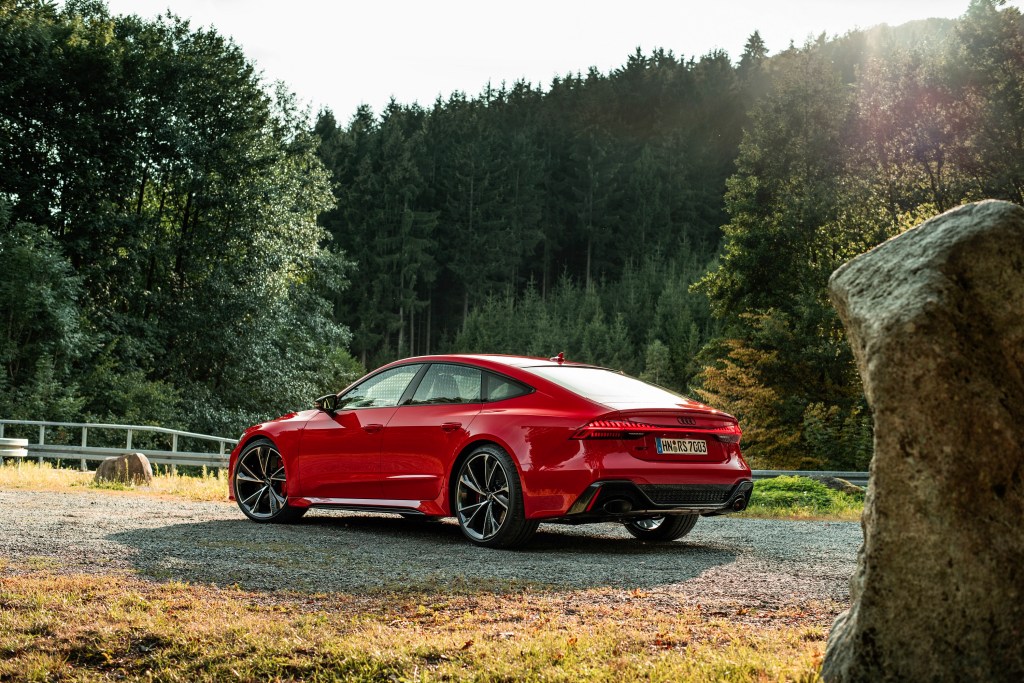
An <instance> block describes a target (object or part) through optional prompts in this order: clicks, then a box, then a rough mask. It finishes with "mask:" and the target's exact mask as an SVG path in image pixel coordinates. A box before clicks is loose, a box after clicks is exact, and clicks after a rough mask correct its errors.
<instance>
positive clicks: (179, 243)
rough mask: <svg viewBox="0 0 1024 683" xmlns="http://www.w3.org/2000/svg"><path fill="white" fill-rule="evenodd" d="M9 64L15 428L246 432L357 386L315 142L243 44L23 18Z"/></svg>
mask: <svg viewBox="0 0 1024 683" xmlns="http://www.w3.org/2000/svg"><path fill="white" fill-rule="evenodd" d="M0 54H2V59H3V62H2V63H3V64H4V73H3V74H2V76H0V79H2V80H0V129H2V130H3V131H4V135H3V136H2V137H0V197H2V198H6V203H7V205H9V209H5V210H4V211H5V214H4V219H3V223H4V225H5V226H6V225H7V224H8V222H10V224H11V225H13V226H14V230H13V232H12V231H10V230H8V229H6V228H5V230H4V240H5V242H4V250H5V251H11V250H14V251H11V259H12V260H11V262H12V264H13V266H14V267H12V268H5V270H4V272H2V273H0V296H2V297H4V299H5V304H6V300H8V299H9V300H10V301H12V302H13V303H12V304H11V305H10V306H7V305H5V306H4V308H3V309H2V310H3V311H4V315H5V316H8V317H9V318H10V319H11V320H14V321H16V322H18V323H19V325H18V326H17V327H12V328H10V329H12V330H13V332H10V333H9V334H8V338H7V340H6V341H4V340H0V346H2V348H0V354H2V355H3V357H4V362H5V365H6V370H7V372H6V373H5V377H4V379H3V380H2V381H3V382H4V387H5V388H6V389H7V391H5V392H4V396H5V397H7V396H16V397H17V401H16V403H17V407H13V408H12V407H9V406H3V408H4V413H5V415H7V416H10V415H13V413H11V412H10V411H11V410H15V411H17V413H18V415H22V414H24V416H25V417H33V418H41V417H48V416H55V415H56V413H62V414H63V415H64V416H67V417H74V416H76V415H75V414H76V413H78V415H77V416H92V417H101V416H102V417H103V418H104V419H111V420H115V419H116V420H125V421H142V422H163V423H170V424H176V425H179V426H185V427H188V428H190V429H196V430H208V431H216V432H224V431H227V432H228V433H231V432H235V431H237V430H238V429H239V428H241V427H242V426H243V424H245V423H248V422H250V421H252V420H253V419H256V418H257V417H259V418H263V417H266V416H267V415H268V414H269V413H272V412H279V411H282V410H285V409H291V408H298V407H301V406H304V405H306V404H308V402H309V400H310V399H311V398H312V397H313V396H314V395H317V394H318V393H321V392H322V390H323V386H324V385H325V384H327V383H328V382H330V381H337V380H338V379H339V373H340V374H345V372H348V369H344V368H347V367H348V366H347V365H346V363H347V360H346V358H345V357H344V356H342V355H339V351H340V350H344V349H345V348H347V345H348V341H349V335H348V332H347V329H346V327H345V326H344V325H343V324H341V323H340V322H338V320H337V319H336V318H335V316H334V310H333V305H332V299H333V298H335V297H336V296H337V295H338V292H340V291H341V290H342V289H343V288H344V285H345V283H346V282H347V273H348V270H349V268H350V264H349V262H348V261H347V259H345V258H344V257H343V256H342V255H341V253H340V250H336V251H334V252H331V251H329V248H328V235H327V233H326V232H325V231H324V230H323V229H322V228H321V227H320V226H319V225H318V224H317V218H318V216H319V215H320V214H321V213H322V212H323V211H325V210H326V209H328V208H330V207H331V206H332V204H333V197H332V195H331V192H330V179H329V176H328V173H327V171H326V170H325V169H324V167H323V165H322V163H321V162H320V160H319V158H318V157H317V149H318V145H319V138H317V137H314V135H313V133H312V131H311V130H310V123H309V121H307V119H306V115H305V114H303V113H302V112H301V111H299V110H298V109H297V107H296V105H295V102H294V99H293V98H292V97H291V96H290V95H289V94H288V93H287V92H285V91H284V90H282V89H278V91H277V92H275V93H268V92H267V91H266V90H265V89H264V87H263V85H262V84H261V82H260V76H259V74H258V73H257V71H256V70H255V68H254V67H253V65H252V64H251V63H250V62H249V61H248V60H247V59H246V58H245V56H244V54H243V53H242V51H241V49H240V48H239V47H238V46H237V45H235V44H233V43H232V42H231V41H229V40H226V39H225V38H223V37H221V36H219V35H218V34H217V33H216V32H215V31H212V30H193V29H192V28H191V27H190V26H189V25H188V23H187V22H184V21H182V20H179V19H177V18H175V17H173V16H170V15H168V16H165V17H162V18H160V19H157V20H155V21H147V20H143V19H140V18H139V17H134V16H127V17H126V16H122V17H111V16H110V15H109V13H108V12H107V10H106V7H105V6H104V4H103V3H102V2H97V1H89V2H70V3H67V4H65V6H64V7H63V9H60V10H58V9H57V8H56V7H54V6H52V5H49V4H46V3H20V2H19V3H4V4H3V5H0ZM8 211H9V214H10V218H9V219H8V218H7V217H6V215H7V212H8ZM29 225H32V226H39V227H38V228H29V227H25V226H29ZM11 240H16V241H17V245H15V244H14V243H13V242H11ZM26 269H27V270H26ZM26 283H28V287H27V291H26V287H25V285H26ZM25 294H27V296H26V295H25ZM33 397H35V398H33ZM62 401H63V402H62ZM69 402H70V403H69ZM44 408H45V409H44Z"/></svg>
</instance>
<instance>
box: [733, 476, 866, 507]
mask: <svg viewBox="0 0 1024 683" xmlns="http://www.w3.org/2000/svg"><path fill="white" fill-rule="evenodd" d="M863 503H864V495H863V494H862V493H861V494H850V493H846V492H844V491H835V490H833V489H830V488H828V487H827V486H825V485H824V484H823V483H821V482H820V481H815V480H814V479H808V478H807V477H775V478H773V479H762V480H760V481H756V482H754V492H753V494H752V495H751V497H750V505H749V507H748V508H747V509H748V510H749V513H748V514H751V515H759V514H765V515H768V516H771V515H773V514H776V515H777V514H779V513H782V514H802V515H811V516H828V515H837V516H842V515H844V514H847V513H849V512H851V511H852V512H859V510H860V508H861V507H862V506H863Z"/></svg>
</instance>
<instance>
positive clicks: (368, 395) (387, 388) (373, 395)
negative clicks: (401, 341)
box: [338, 364, 423, 410]
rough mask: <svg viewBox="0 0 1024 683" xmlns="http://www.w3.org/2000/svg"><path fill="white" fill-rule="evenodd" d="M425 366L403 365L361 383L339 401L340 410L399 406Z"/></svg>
mask: <svg viewBox="0 0 1024 683" xmlns="http://www.w3.org/2000/svg"><path fill="white" fill-rule="evenodd" d="M422 367H423V365H422V364H420V365H402V366H399V367H397V368H391V369H390V370H385V371H384V372H381V373H378V374H376V375H374V376H373V377H371V378H369V379H368V380H366V381H365V382H360V383H359V384H357V385H356V386H354V387H352V388H351V389H349V390H348V391H347V392H345V394H344V395H343V396H341V397H340V398H339V399H338V410H343V409H351V408H387V407H390V406H397V405H398V401H399V400H400V399H401V398H402V394H403V393H405V388H406V387H408V386H409V382H411V381H412V378H413V377H415V376H416V373H417V372H419V370H420V368H422Z"/></svg>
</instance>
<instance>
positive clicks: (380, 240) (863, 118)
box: [0, 0, 1024, 469]
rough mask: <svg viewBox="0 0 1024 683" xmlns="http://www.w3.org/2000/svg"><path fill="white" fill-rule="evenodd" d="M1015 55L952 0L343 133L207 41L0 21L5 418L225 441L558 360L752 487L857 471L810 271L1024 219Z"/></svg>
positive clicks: (1019, 22)
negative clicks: (660, 393) (773, 48)
mask: <svg viewBox="0 0 1024 683" xmlns="http://www.w3.org/2000/svg"><path fill="white" fill-rule="evenodd" d="M1022 46H1024V19H1022V17H1021V13H1020V11H1019V10H1018V9H1017V8H1014V7H1005V6H1004V3H1002V2H999V1H998V0H972V1H971V2H970V4H969V6H968V8H967V11H966V13H965V14H964V16H963V17H962V18H960V19H959V20H957V21H955V22H952V21H946V20H925V21H921V22H912V23H911V24H907V25H905V26H900V27H894V28H891V27H885V26H883V27H876V28H873V29H870V30H867V31H852V32H850V33H849V34H847V35H845V36H842V37H839V38H836V39H833V40H826V39H825V37H824V36H822V37H820V38H819V39H817V40H813V41H808V43H807V44H805V45H804V46H802V47H799V48H797V47H792V46H791V47H790V48H789V49H786V50H783V51H781V52H778V53H776V54H774V55H771V54H770V51H769V46H767V45H766V44H765V43H764V41H763V40H762V38H761V36H760V34H759V33H757V32H754V33H753V34H751V36H750V38H749V40H748V41H747V43H746V46H745V48H744V51H743V54H742V55H741V56H740V57H739V59H738V62H737V63H736V64H735V65H734V64H733V63H732V61H731V60H730V59H729V56H728V55H726V54H724V53H722V52H719V51H716V52H712V53H709V54H707V55H703V56H701V57H700V58H697V59H681V58H679V57H677V56H675V55H674V54H673V53H671V52H666V51H664V50H660V49H658V50H654V51H652V52H651V53H650V54H644V53H643V52H641V51H639V50H638V51H637V52H636V53H634V54H632V55H629V56H628V57H627V59H626V60H625V63H624V64H623V65H622V66H621V67H620V68H617V69H614V70H612V71H611V72H609V73H607V74H603V73H600V72H598V71H597V70H596V69H590V70H588V71H587V72H585V73H575V74H567V75H565V76H564V77H559V78H556V79H554V80H553V81H552V82H551V83H550V84H549V85H548V86H547V87H546V88H541V87H537V86H534V85H532V84H528V83H524V82H517V83H514V84H512V85H511V86H504V85H503V86H502V87H501V88H498V89H495V88H493V87H491V86H487V87H486V88H485V89H484V90H483V91H482V92H480V93H479V94H478V95H476V96H467V95H466V94H464V93H456V94H454V95H452V96H451V97H449V98H448V99H447V100H441V99H439V100H438V101H437V102H435V103H433V105H432V106H430V107H427V108H424V107H421V106H419V105H404V104H401V103H398V102H391V103H390V104H389V105H388V106H387V107H386V108H385V110H384V111H383V112H381V113H380V115H379V116H377V115H375V114H374V113H373V112H372V111H370V109H369V108H367V107H360V108H359V109H358V110H357V111H356V112H354V113H353V115H352V116H351V118H349V119H348V121H347V122H346V123H342V124H339V122H338V121H337V120H336V119H335V117H334V114H333V113H331V112H329V111H323V112H320V113H319V115H318V116H317V118H316V120H315V122H314V121H310V120H308V117H307V114H305V113H304V112H302V111H301V110H300V109H299V107H297V105H296V103H295V101H294V98H293V97H292V96H291V95H289V94H288V93H287V91H285V90H284V89H283V88H278V89H277V90H276V91H274V92H268V91H267V90H266V89H265V88H264V87H263V85H262V84H261V82H260V78H259V75H258V71H257V69H256V67H255V65H253V64H252V63H251V62H250V61H248V60H247V59H246V58H245V56H244V54H243V53H242V51H241V49H240V48H239V47H238V46H237V45H235V44H234V43H232V42H231V41H230V40H227V39H225V38H224V37H222V36H220V35H219V34H217V32H216V31H213V30H206V29H198V30H197V29H193V28H192V27H190V26H189V24H188V23H187V22H184V21H182V20H179V19H177V18H175V17H173V16H166V17H163V18H160V19H158V20H155V21H148V20H143V19H140V18H138V17H124V16H111V15H110V14H109V12H108V10H107V9H106V7H105V5H104V4H103V3H102V2H100V1H99V0H78V1H75V2H68V3H65V4H64V5H63V7H59V6H58V5H55V4H50V3H37V2H6V3H0V63H2V64H3V65H4V69H3V72H2V74H0V133H2V134H0V230H2V232H0V254H3V256H4V258H5V260H6V261H7V262H5V269H4V270H3V271H0V315H2V316H3V318H4V320H5V322H6V323H7V325H6V328H4V329H3V330H0V362H2V363H3V368H4V372H3V373H2V375H0V411H2V412H3V414H5V415H11V416H24V417H69V418H71V417H76V416H91V417H96V418H97V419H99V418H102V419H110V420H126V421H142V422H161V423H172V424H175V425H178V426H183V427H186V428H189V429H193V430H197V431H213V432H227V433H233V432H235V431H237V430H238V429H239V428H240V427H242V426H243V425H244V424H247V423H250V422H253V421H257V420H261V419H265V418H266V417H268V416H269V415H272V414H275V413H279V412H283V411H287V410H291V409H296V408H301V407H304V406H307V405H308V404H309V401H310V399H311V398H312V397H313V396H316V395H319V394H322V393H325V392H326V391H331V390H338V389H340V388H342V387H343V386H344V385H346V384H348V383H349V382H350V381H351V380H352V379H354V378H355V377H356V376H357V375H358V374H359V373H360V372H361V371H362V370H363V369H364V368H367V367H373V366H375V365H377V364H378V363H380V362H384V361H389V360H392V359H394V358H396V357H402V356H408V355H415V354H421V353H431V352H436V351H450V350H451V351H477V352H507V353H523V354H529V355H536V356H549V355H551V354H554V353H557V352H559V351H564V352H566V354H567V355H568V357H570V358H572V359H574V360H581V361H587V362H593V363H598V364H602V365H606V366H611V367H615V368H620V369H623V370H625V371H626V372H629V373H631V374H643V376H644V377H645V378H648V379H651V380H652V381H655V382H657V383H659V384H663V385H665V386H667V387H670V388H673V389H676V390H683V391H690V392H692V393H696V394H697V395H698V396H699V397H701V398H702V399H703V400H705V401H706V402H708V403H711V404H713V405H715V406H716V407H719V408H722V409H725V410H728V411H730V412H733V413H735V414H736V415H737V416H738V417H739V418H740V420H741V424H742V425H743V428H744V448H745V450H746V452H747V453H748V455H749V456H750V459H751V461H752V462H753V463H754V464H755V466H759V467H786V468H844V469H845V468H853V469H860V468H863V467H864V466H866V463H867V462H868V461H869V459H870V452H871V429H870V426H871V425H870V416H869V413H868V411H867V406H866V403H865V400H864V396H863V392H862V389H861V386H860V384H859V379H858V376H857V373H856V369H855V368H854V365H853V360H852V354H851V352H850V349H849V346H848V344H847V343H846V339H845V334H844V331H843V329H842V327H841V325H840V323H839V320H838V318H837V316H836V313H835V311H834V309H833V308H832V306H831V305H830V303H829V300H828V296H827V290H826V284H827V279H828V277H829V274H830V273H831V272H832V271H833V270H834V269H835V268H836V267H837V266H839V265H840V264H842V263H843V262H845V261H847V260H848V259H850V258H851V257H853V256H855V255H857V254H859V253H862V252H863V251H865V250H867V249H870V248H871V247H873V246H874V245H876V244H878V243H880V242H881V241H883V240H885V239H888V238H889V237H892V236H893V235H896V234H899V233H900V232H902V231H903V230H906V229H908V228H910V227H912V226H913V225H916V224H918V223H919V222H921V221H922V220H924V219H926V218H928V217H930V216H932V215H934V214H935V213H937V212H940V211H943V210H945V209H947V208H950V207H952V206H955V205H957V204H959V203H961V202H964V201H968V200H973V199H978V198H983V197H990V196H991V197H1000V198H1005V199H1009V200H1011V201H1016V202H1024V161H1022V160H1024V147H1022V145H1024V142H1022V141H1024V94H1022V93H1024V47H1022ZM695 283H696V285H695Z"/></svg>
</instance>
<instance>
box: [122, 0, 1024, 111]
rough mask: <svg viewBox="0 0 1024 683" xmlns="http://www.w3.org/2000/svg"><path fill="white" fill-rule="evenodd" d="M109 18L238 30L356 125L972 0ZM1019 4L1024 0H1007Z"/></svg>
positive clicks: (438, 7) (131, 2)
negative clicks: (370, 114) (635, 62)
mask: <svg viewBox="0 0 1024 683" xmlns="http://www.w3.org/2000/svg"><path fill="white" fill-rule="evenodd" d="M107 4H108V7H109V8H110V11H111V13H112V14H138V15H140V16H142V17H145V18H153V17H156V16H157V15H160V14H163V13H165V12H166V11H167V10H170V11H172V12H173V13H175V14H177V15H178V16H180V17H183V18H187V19H189V20H190V21H191V22H192V25H193V27H194V28H197V27H211V26H212V27H214V28H216V29H217V31H218V32H219V33H221V34H223V35H227V36H231V37H232V38H233V39H234V40H235V42H236V43H237V44H239V45H240V46H241V47H242V48H243V50H244V51H245V53H246V55H247V56H248V57H249V58H250V59H251V60H253V61H254V62H255V63H256V65H257V67H258V68H259V69H260V70H261V71H262V72H263V77H264V79H265V80H266V81H267V82H268V83H273V82H275V81H279V80H280V81H284V82H285V83H286V84H287V85H288V88H289V89H290V90H291V91H292V92H294V93H295V94H296V95H297V96H298V98H299V100H300V101H301V102H303V103H306V104H308V105H309V106H310V107H311V108H312V110H313V111H314V112H316V111H318V110H319V109H320V108H322V107H327V108H330V109H331V110H333V111H334V113H335V115H336V116H337V118H338V119H339V121H342V122H344V121H347V120H348V119H349V118H350V117H351V115H352V114H353V113H354V112H355V109H356V107H358V106H359V105H360V104H368V105H370V106H371V107H372V108H373V110H374V111H375V112H377V113H379V112H380V111H381V110H382V109H383V108H384V106H385V105H386V104H387V102H388V100H389V99H390V98H392V97H394V98H395V99H396V100H398V101H399V102H402V103H405V104H411V103H412V102H419V103H420V104H422V105H425V106H429V105H430V104H432V103H433V102H434V100H435V99H436V98H437V97H438V96H439V95H440V96H441V97H443V98H447V97H448V95H450V94H451V93H452V92H454V91H463V92H466V93H467V94H469V95H475V94H478V93H479V92H480V91H481V90H483V88H484V86H485V85H486V84H487V83H488V82H490V83H492V84H493V85H494V86H496V87H497V86H499V85H500V84H501V83H502V82H506V83H508V84H510V85H511V84H512V83H513V82H514V81H516V80H520V79H523V80H526V81H529V82H531V83H533V84H535V85H543V86H545V87H546V86H547V85H548V84H549V83H550V82H551V80H552V78H554V77H555V76H558V75H564V74H566V73H575V72H577V71H582V72H586V70H587V69H588V68H589V67H591V66H596V67H597V68H598V69H599V70H600V71H602V72H608V71H610V70H612V69H614V68H616V67H618V66H621V65H622V64H624V63H625V61H626V57H627V56H628V55H629V54H631V53H633V52H634V51H635V50H636V48H637V47H640V48H641V49H642V50H643V51H644V52H648V53H649V52H650V51H651V50H652V49H653V48H656V47H661V48H664V49H666V50H671V51H673V52H674V53H675V54H676V55H678V56H683V57H691V56H692V57H700V56H701V55H704V54H707V53H708V52H711V51H712V50H715V49H722V50H725V51H726V52H728V53H729V55H730V56H731V57H732V58H733V60H734V61H735V60H738V59H739V56H740V54H742V52H743V45H744V43H746V41H747V38H748V37H749V36H750V34H751V33H753V32H754V30H757V31H759V32H760V34H761V37H762V38H763V39H764V41H765V43H766V44H767V46H768V50H769V52H770V53H771V54H774V53H776V52H778V51H781V50H784V49H786V48H787V47H788V46H789V44H790V42H791V41H792V42H794V43H796V44H797V45H801V44H803V43H804V41H805V40H806V39H808V38H809V37H814V36H817V35H819V34H821V33H822V32H824V33H825V34H826V35H828V36H834V35H842V34H844V33H846V32H847V31H850V30H853V29H856V28H869V27H871V26H875V25H877V24H881V23H887V24H889V25H891V26H895V25H898V24H901V23H904V22H907V21H911V20H913V19H925V18H928V17H947V18H954V17H958V16H961V15H962V14H963V13H964V12H965V11H966V9H967V6H968V4H969V0H699V1H697V0H674V1H668V2H666V1H664V0H647V1H646V2H638V1H637V0H632V2H631V1H630V0H617V1H616V2H607V1H606V0H586V1H584V0H546V1H543V0H519V1H518V2H507V1H506V2H494V1H493V0H490V1H488V0H359V1H358V2H352V1H351V0H336V1H334V2H326V1H317V0H107ZM1007 4H1008V5H1013V6H1016V7H1021V6H1022V4H1024V0H1011V1H1010V2H1008V3H1007Z"/></svg>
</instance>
